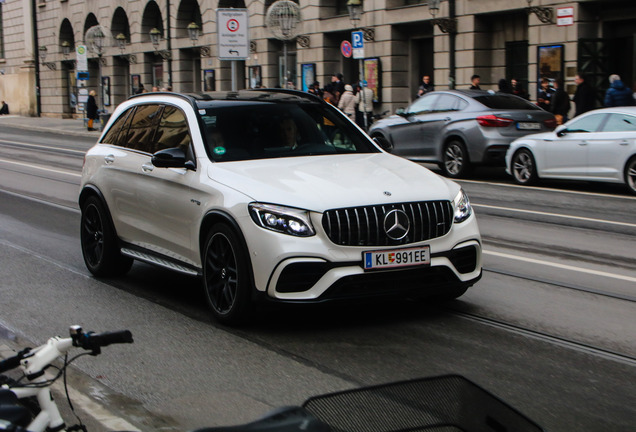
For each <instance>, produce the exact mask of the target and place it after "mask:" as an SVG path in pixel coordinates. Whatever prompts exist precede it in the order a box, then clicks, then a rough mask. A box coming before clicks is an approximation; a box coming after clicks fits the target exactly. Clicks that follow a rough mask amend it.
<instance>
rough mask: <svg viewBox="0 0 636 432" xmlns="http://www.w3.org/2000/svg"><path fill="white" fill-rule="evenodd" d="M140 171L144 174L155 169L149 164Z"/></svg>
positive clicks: (144, 165)
mask: <svg viewBox="0 0 636 432" xmlns="http://www.w3.org/2000/svg"><path fill="white" fill-rule="evenodd" d="M141 169H142V170H144V172H151V171H152V170H153V169H155V166H154V165H153V164H150V163H145V164H143V165H142V166H141Z"/></svg>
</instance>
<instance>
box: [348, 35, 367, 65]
mask: <svg viewBox="0 0 636 432" xmlns="http://www.w3.org/2000/svg"><path fill="white" fill-rule="evenodd" d="M351 46H352V47H353V58H354V59H363V58H364V37H363V35H362V32H361V31H354V32H351Z"/></svg>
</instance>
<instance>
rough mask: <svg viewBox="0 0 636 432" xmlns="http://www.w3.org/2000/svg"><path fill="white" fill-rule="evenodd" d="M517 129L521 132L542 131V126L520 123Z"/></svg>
mask: <svg viewBox="0 0 636 432" xmlns="http://www.w3.org/2000/svg"><path fill="white" fill-rule="evenodd" d="M517 129H519V130H540V129H541V125H540V124H539V123H533V122H519V123H517Z"/></svg>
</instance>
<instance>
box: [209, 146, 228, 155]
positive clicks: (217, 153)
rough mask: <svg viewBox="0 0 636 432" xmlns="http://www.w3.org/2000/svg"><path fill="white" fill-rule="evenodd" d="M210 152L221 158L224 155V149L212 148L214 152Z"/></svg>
mask: <svg viewBox="0 0 636 432" xmlns="http://www.w3.org/2000/svg"><path fill="white" fill-rule="evenodd" d="M212 151H213V152H214V154H215V155H219V156H222V155H224V154H225V147H214V150H212Z"/></svg>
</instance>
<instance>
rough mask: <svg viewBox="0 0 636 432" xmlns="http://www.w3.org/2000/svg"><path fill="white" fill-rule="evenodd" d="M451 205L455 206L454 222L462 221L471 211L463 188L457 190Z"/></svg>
mask: <svg viewBox="0 0 636 432" xmlns="http://www.w3.org/2000/svg"><path fill="white" fill-rule="evenodd" d="M453 207H454V208H455V222H456V223H460V222H464V221H465V220H466V219H468V218H469V217H470V215H471V214H472V213H473V208H472V207H471V206H470V201H469V200H468V196H467V195H466V193H464V190H463V189H460V190H459V193H458V194H457V196H456V197H455V199H454V200H453Z"/></svg>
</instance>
